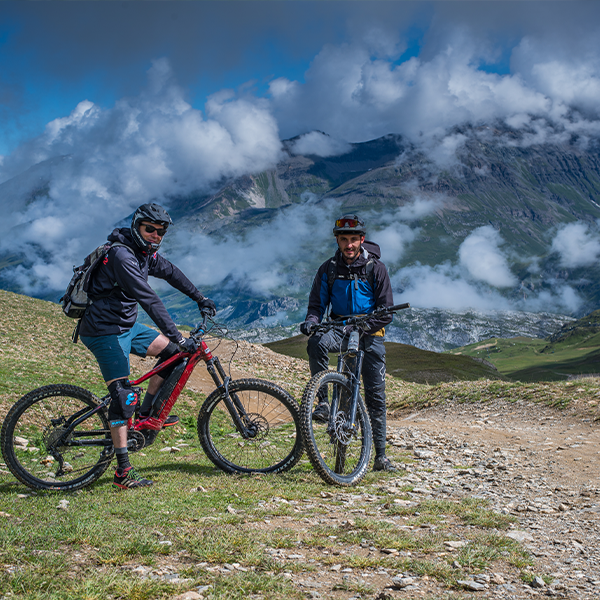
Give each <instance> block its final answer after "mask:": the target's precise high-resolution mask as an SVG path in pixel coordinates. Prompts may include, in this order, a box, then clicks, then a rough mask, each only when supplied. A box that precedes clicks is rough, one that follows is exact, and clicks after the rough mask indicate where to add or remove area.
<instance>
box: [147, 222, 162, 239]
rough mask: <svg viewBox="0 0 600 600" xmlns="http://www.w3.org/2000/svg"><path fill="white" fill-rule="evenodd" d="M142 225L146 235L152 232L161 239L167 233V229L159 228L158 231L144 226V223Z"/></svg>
mask: <svg viewBox="0 0 600 600" xmlns="http://www.w3.org/2000/svg"><path fill="white" fill-rule="evenodd" d="M142 225H143V226H144V227H145V228H146V231H147V232H148V233H154V232H156V234H157V235H158V236H159V237H163V236H164V235H165V233H167V228H166V227H161V228H160V229H158V228H157V227H154V226H153V225H146V224H145V223H142Z"/></svg>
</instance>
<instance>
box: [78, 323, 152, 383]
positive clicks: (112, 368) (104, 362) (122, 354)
mask: <svg viewBox="0 0 600 600" xmlns="http://www.w3.org/2000/svg"><path fill="white" fill-rule="evenodd" d="M159 335H160V334H159V333H158V331H155V330H154V329H150V327H147V326H146V325H141V324H140V323H136V324H135V325H134V326H133V327H132V328H131V329H130V330H129V331H126V332H125V333H122V334H121V335H101V336H98V337H91V336H88V335H82V336H80V339H81V341H82V342H83V344H84V345H85V346H86V347H87V348H88V350H90V352H91V353H92V354H93V355H94V356H95V357H96V360H97V361H98V366H99V367H100V371H101V372H102V377H104V381H112V380H113V379H122V378H124V377H129V355H130V354H137V356H142V357H144V356H146V353H147V351H148V347H149V346H150V344H151V343H152V342H153V341H154V340H155V339H156V338H157V337H158V336H159Z"/></svg>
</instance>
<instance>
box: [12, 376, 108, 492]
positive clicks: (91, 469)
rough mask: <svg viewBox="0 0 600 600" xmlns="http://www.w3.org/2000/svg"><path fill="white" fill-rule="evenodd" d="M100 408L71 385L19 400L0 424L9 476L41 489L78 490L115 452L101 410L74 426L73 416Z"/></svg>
mask: <svg viewBox="0 0 600 600" xmlns="http://www.w3.org/2000/svg"><path fill="white" fill-rule="evenodd" d="M97 406H98V398H96V396H94V394H92V393H91V392H88V391H87V390H84V389H83V388H80V387H76V386H73V385H48V386H45V387H41V388H38V389H37V390H33V391H32V392H29V393H28V394H26V395H25V396H23V397H22V398H21V399H20V400H19V401H18V402H17V403H16V404H15V405H14V406H13V407H12V408H11V409H10V411H9V412H8V414H7V415H6V418H5V420H4V423H3V425H2V432H1V434H0V443H1V445H2V456H3V457H4V461H5V462H6V465H7V466H8V468H9V469H10V471H11V473H12V474H13V475H14V476H15V477H16V478H17V479H18V480H19V481H20V482H21V483H24V484H25V485H27V486H29V487H30V488H33V489H39V490H65V491H66V490H69V491H72V490H77V489H80V488H82V487H84V486H86V485H89V484H90V483H92V482H94V481H96V480H97V479H98V478H99V477H100V476H101V475H102V474H103V473H104V472H105V471H106V469H107V468H108V466H109V465H110V461H111V460H112V457H113V454H114V449H113V446H112V443H110V442H107V440H110V430H109V426H108V419H107V416H106V411H105V409H101V410H99V411H97V412H96V413H94V414H93V415H91V416H90V417H89V418H87V419H86V420H84V421H83V422H82V423H80V424H79V425H77V426H76V428H75V429H74V430H73V431H72V432H71V433H69V434H66V427H67V425H68V422H69V419H70V418H71V417H73V415H76V414H79V415H83V414H85V413H87V412H88V411H90V410H91V409H94V408H96V407H97Z"/></svg>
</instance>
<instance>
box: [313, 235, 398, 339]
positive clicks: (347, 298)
mask: <svg viewBox="0 0 600 600" xmlns="http://www.w3.org/2000/svg"><path fill="white" fill-rule="evenodd" d="M380 256H381V250H380V249H379V246H378V245H377V244H375V243H374V242H369V241H366V240H365V242H363V245H362V252H361V253H360V255H359V256H358V257H357V259H356V260H355V261H354V262H353V263H352V264H350V265H347V264H346V263H345V261H344V259H343V257H342V253H341V252H340V251H339V250H338V251H337V252H336V253H335V256H334V257H333V259H334V260H335V266H336V279H335V281H334V283H333V286H332V287H331V289H330V287H329V282H328V271H329V263H330V261H331V259H329V260H326V261H325V262H324V263H323V264H322V265H321V266H320V267H319V270H318V271H317V275H316V276H315V279H314V282H313V285H312V289H311V291H310V296H309V298H308V311H307V314H306V320H307V321H313V322H315V323H320V322H321V320H322V319H323V317H324V316H325V313H326V311H327V307H328V306H329V305H331V316H332V317H334V318H336V317H348V316H351V315H358V314H370V313H372V312H373V311H374V310H375V309H376V308H380V307H381V306H392V305H393V304H394V298H393V294H392V286H391V284H390V277H389V275H388V272H387V269H386V267H385V265H384V264H383V263H382V262H381V261H380V260H379V258H380ZM370 260H372V261H373V286H371V283H370V282H369V281H368V280H367V278H366V265H367V263H368V262H369V261H370ZM392 318H393V317H392V315H385V316H383V317H380V318H378V319H376V318H373V319H372V321H369V329H368V331H367V333H369V334H373V333H375V332H376V331H378V330H380V329H381V328H382V327H385V326H386V325H387V324H389V323H390V322H391V321H392Z"/></svg>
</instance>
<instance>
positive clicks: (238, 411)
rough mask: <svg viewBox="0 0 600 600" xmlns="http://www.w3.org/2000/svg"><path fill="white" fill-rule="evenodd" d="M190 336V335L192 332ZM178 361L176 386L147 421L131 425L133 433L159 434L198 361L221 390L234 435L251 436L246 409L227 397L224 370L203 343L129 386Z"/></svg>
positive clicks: (254, 430)
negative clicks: (203, 363) (151, 431)
mask: <svg viewBox="0 0 600 600" xmlns="http://www.w3.org/2000/svg"><path fill="white" fill-rule="evenodd" d="M198 332H199V333H200V334H202V333H204V330H203V328H201V329H199V331H198ZM192 335H194V334H193V333H192ZM182 360H183V361H187V362H186V365H185V368H184V370H183V372H182V373H181V375H180V376H179V379H178V380H177V383H176V384H175V387H174V389H173V391H172V392H171V393H170V394H169V396H168V397H167V398H166V399H164V400H163V401H162V405H161V406H160V408H159V409H158V410H155V409H153V413H155V414H153V413H151V415H150V417H148V418H147V419H143V420H138V421H136V422H135V423H133V429H134V430H135V431H144V430H153V431H160V430H161V429H162V428H163V425H164V423H165V421H166V420H167V417H168V416H169V414H170V412H171V409H172V408H173V406H174V405H175V403H176V402H177V399H178V398H179V395H180V394H181V391H182V390H183V388H184V387H185V385H186V383H187V382H188V379H189V378H190V375H191V374H192V371H193V370H194V369H195V368H196V365H197V364H198V363H199V362H200V361H204V362H205V363H206V369H207V370H208V372H209V374H210V376H211V377H212V380H213V381H214V383H215V386H216V388H217V389H218V390H221V395H222V397H223V401H224V403H225V406H226V407H227V410H228V411H229V414H230V415H231V418H232V419H233V422H234V424H235V427H236V429H237V431H238V433H239V434H240V435H241V436H242V437H243V438H244V439H249V438H253V437H255V436H256V434H257V430H256V429H255V428H254V427H252V426H250V427H249V426H247V424H246V423H248V419H247V418H246V416H247V415H246V410H245V409H244V407H243V405H242V403H241V402H240V400H239V398H238V396H237V394H235V393H234V394H231V393H230V392H229V383H230V381H231V377H229V376H228V375H227V374H226V373H225V370H224V369H223V366H222V365H221V361H220V360H219V359H218V357H216V356H213V355H212V353H211V351H210V350H209V348H208V346H207V344H206V342H205V341H204V340H202V339H201V340H200V343H199V346H198V349H197V350H196V352H194V353H190V352H178V353H177V354H175V355H174V356H172V357H171V358H169V359H168V360H166V361H165V362H164V363H161V364H160V365H158V366H156V367H155V368H154V369H152V370H151V371H148V373H146V374H145V375H142V376H141V377H140V378H138V379H135V380H133V381H132V382H131V384H132V385H139V384H140V383H143V382H144V381H147V380H148V379H150V378H151V377H152V376H153V375H158V374H160V372H161V371H163V370H164V369H166V368H167V367H169V366H170V365H173V364H175V363H179V362H181V361H182ZM165 381H166V380H165Z"/></svg>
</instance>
